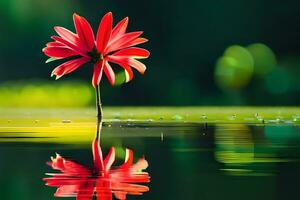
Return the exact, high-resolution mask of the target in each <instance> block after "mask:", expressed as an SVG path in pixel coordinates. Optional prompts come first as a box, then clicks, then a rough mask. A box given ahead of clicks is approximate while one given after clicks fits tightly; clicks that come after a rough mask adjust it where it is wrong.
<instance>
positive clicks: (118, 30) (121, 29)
mask: <svg viewBox="0 0 300 200" xmlns="http://www.w3.org/2000/svg"><path fill="white" fill-rule="evenodd" d="M127 26H128V17H125V18H124V19H123V20H121V21H120V22H119V23H118V24H117V25H116V26H115V27H114V28H113V30H112V33H111V40H115V39H118V38H119V37H120V36H122V35H123V34H124V33H125V32H126V29H127Z"/></svg>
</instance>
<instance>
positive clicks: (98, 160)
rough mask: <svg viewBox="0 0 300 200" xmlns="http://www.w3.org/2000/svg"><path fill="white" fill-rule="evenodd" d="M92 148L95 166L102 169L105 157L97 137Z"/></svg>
mask: <svg viewBox="0 0 300 200" xmlns="http://www.w3.org/2000/svg"><path fill="white" fill-rule="evenodd" d="M95 67H96V66H95ZM92 149H93V159H94V168H95V170H96V171H102V170H103V168H104V167H103V157H102V151H101V147H100V143H99V140H97V139H95V140H93V144H92Z"/></svg>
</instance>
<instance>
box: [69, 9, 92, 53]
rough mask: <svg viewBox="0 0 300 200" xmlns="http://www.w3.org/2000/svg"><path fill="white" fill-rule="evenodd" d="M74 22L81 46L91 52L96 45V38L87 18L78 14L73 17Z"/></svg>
mask: <svg viewBox="0 0 300 200" xmlns="http://www.w3.org/2000/svg"><path fill="white" fill-rule="evenodd" d="M73 21H74V25H75V28H76V32H77V34H78V37H79V39H80V41H81V44H84V45H85V46H86V48H87V49H88V50H89V51H91V50H92V49H93V48H94V45H95V37H94V32H93V29H92V28H91V25H90V24H89V22H88V21H87V20H86V19H85V18H83V17H81V16H79V15H77V14H74V15H73Z"/></svg>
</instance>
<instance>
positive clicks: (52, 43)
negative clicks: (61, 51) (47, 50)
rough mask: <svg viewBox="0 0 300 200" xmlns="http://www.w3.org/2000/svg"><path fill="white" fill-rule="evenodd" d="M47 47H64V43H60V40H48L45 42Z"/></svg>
mask: <svg viewBox="0 0 300 200" xmlns="http://www.w3.org/2000/svg"><path fill="white" fill-rule="evenodd" d="M46 46H47V47H66V45H64V44H62V43H60V42H48V43H47V44H46Z"/></svg>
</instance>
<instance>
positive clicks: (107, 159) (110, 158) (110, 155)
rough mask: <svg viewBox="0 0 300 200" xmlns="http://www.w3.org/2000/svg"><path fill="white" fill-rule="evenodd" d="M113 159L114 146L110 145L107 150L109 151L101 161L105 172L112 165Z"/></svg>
mask: <svg viewBox="0 0 300 200" xmlns="http://www.w3.org/2000/svg"><path fill="white" fill-rule="evenodd" d="M114 161H115V148H114V147H111V148H110V150H109V153H108V154H107V156H106V157H105V159H104V161H103V163H104V170H105V172H108V171H109V170H110V168H111V166H112V164H113V163H114Z"/></svg>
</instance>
